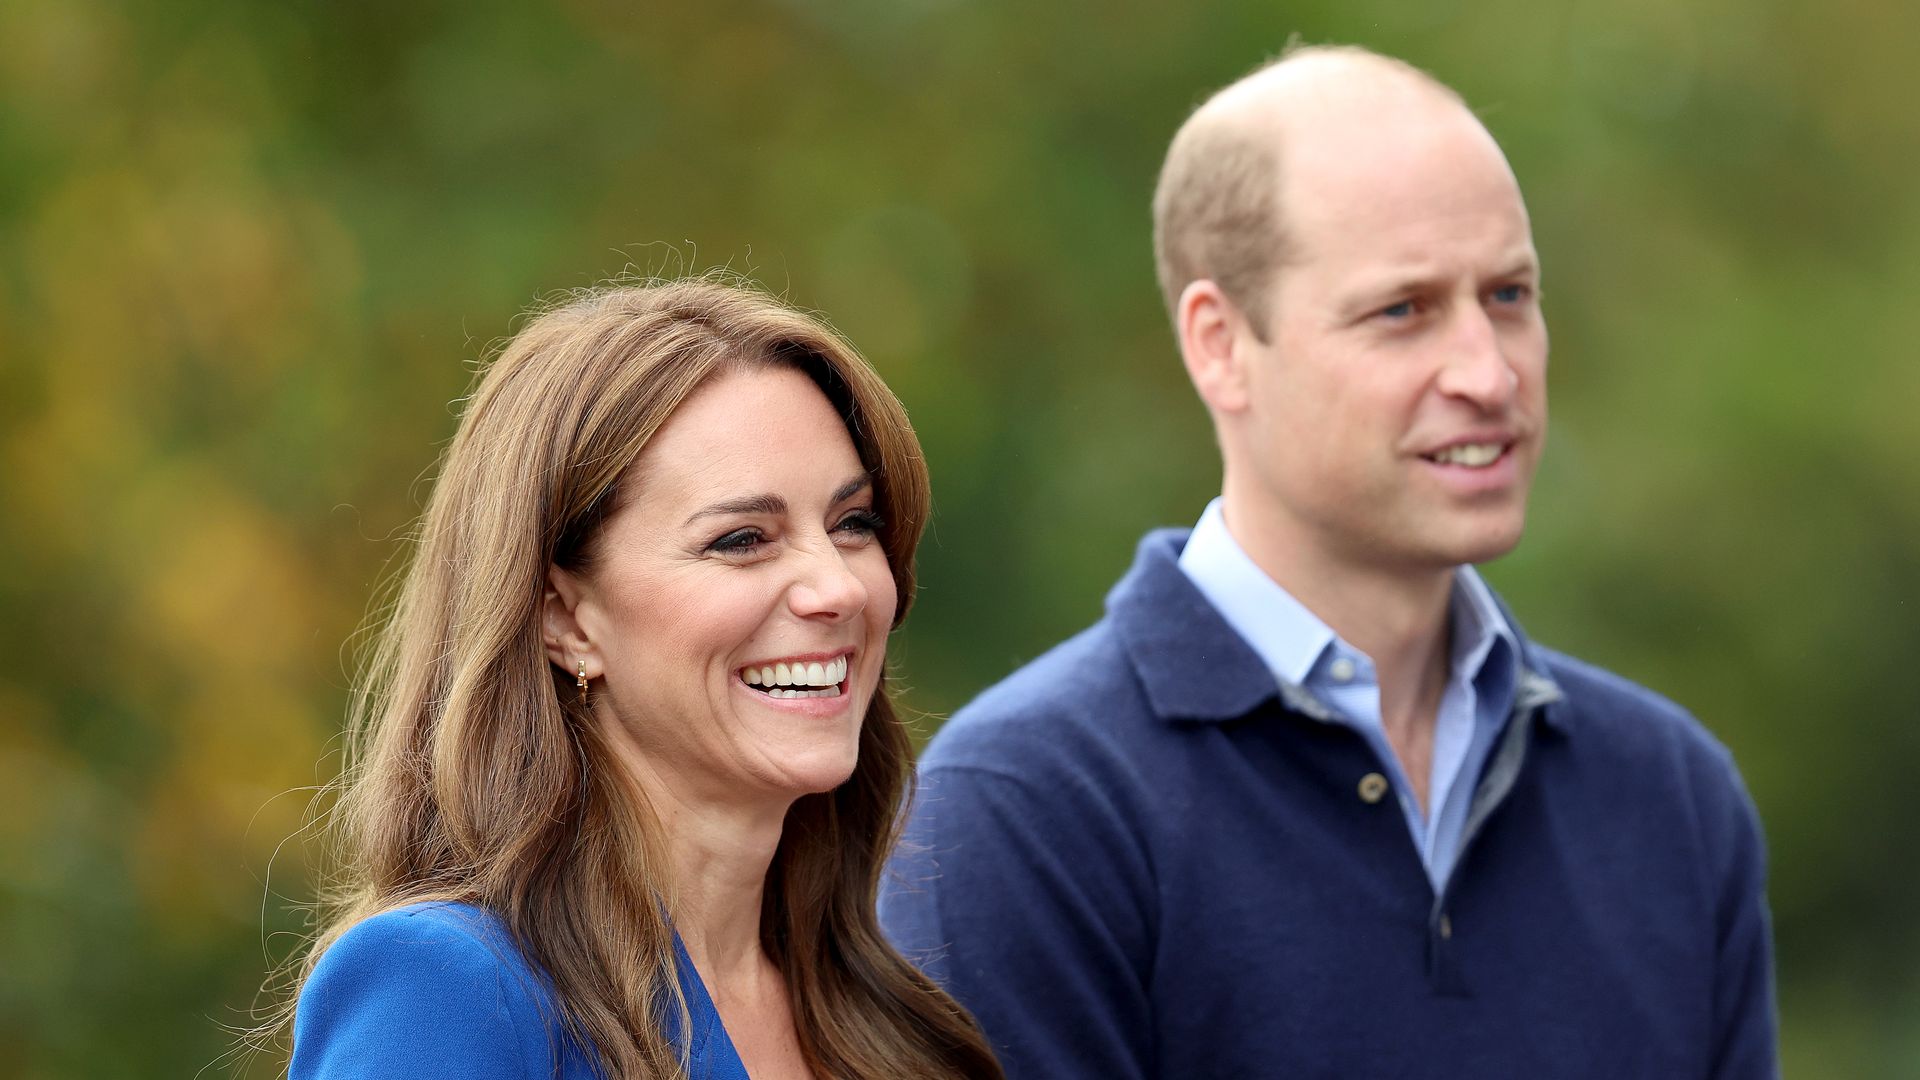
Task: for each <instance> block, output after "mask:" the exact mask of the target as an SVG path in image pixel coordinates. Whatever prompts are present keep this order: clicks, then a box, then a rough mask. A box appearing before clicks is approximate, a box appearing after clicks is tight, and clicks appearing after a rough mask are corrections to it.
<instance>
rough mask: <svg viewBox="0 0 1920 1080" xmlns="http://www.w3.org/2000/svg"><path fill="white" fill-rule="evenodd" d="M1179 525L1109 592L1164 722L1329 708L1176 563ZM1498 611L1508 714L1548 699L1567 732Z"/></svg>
mask: <svg viewBox="0 0 1920 1080" xmlns="http://www.w3.org/2000/svg"><path fill="white" fill-rule="evenodd" d="M1186 539H1187V531H1186V530H1184V529H1156V530H1154V531H1153V532H1150V533H1148V534H1147V535H1146V536H1145V537H1143V538H1142V539H1141V541H1140V547H1139V550H1138V552H1137V553H1136V554H1135V557H1134V562H1133V566H1132V568H1131V569H1129V570H1128V571H1127V574H1126V576H1125V577H1123V578H1121V579H1120V582H1119V583H1118V584H1117V585H1115V586H1114V587H1113V591H1112V592H1110V593H1109V594H1108V595H1107V617H1108V618H1110V619H1111V620H1113V625H1114V629H1115V631H1116V632H1117V633H1118V635H1119V637H1120V640H1121V642H1122V643H1123V645H1124V647H1125V649H1126V653H1127V657H1128V659H1129V660H1130V661H1131V662H1132V664H1133V668H1134V671H1135V673H1136V674H1137V675H1138V676H1139V678H1140V682H1141V685H1142V686H1143V687H1145V689H1146V694H1147V700H1148V701H1149V702H1151V703H1152V705H1153V709H1154V712H1156V713H1157V714H1159V715H1160V716H1161V717H1163V718H1165V719H1167V720H1170V721H1187V722H1193V721H1198V722H1220V721H1227V720H1237V719H1239V718H1241V717H1243V716H1246V715H1248V714H1249V713H1252V712H1253V711H1254V710H1255V709H1257V708H1259V707H1260V706H1261V705H1263V704H1265V703H1267V702H1268V701H1271V700H1274V699H1276V698H1277V699H1279V701H1280V703H1281V704H1282V705H1284V706H1285V707H1286V708H1287V709H1289V710H1291V711H1294V712H1298V713H1303V714H1305V715H1307V716H1310V717H1313V718H1314V719H1317V720H1323V721H1325V720H1331V719H1332V718H1333V715H1334V713H1333V710H1332V709H1331V708H1330V707H1329V706H1328V705H1327V704H1326V703H1325V702H1322V701H1321V700H1320V699H1319V698H1317V697H1315V696H1313V695H1312V694H1311V693H1309V692H1307V691H1306V690H1305V689H1303V688H1302V687H1300V686H1299V685H1297V684H1294V683H1290V682H1287V681H1285V680H1279V679H1276V678H1275V677H1274V675H1273V673H1272V672H1271V671H1269V670H1268V668H1267V666H1266V664H1265V662H1264V661H1262V660H1261V658H1260V656H1259V654H1258V653H1256V652H1255V651H1254V649H1253V647H1252V646H1251V645H1249V644H1247V641H1246V639H1245V638H1243V637H1241V636H1240V635H1239V634H1238V633H1237V632H1236V631H1235V630H1234V629H1233V628H1232V627H1231V626H1229V625H1228V624H1227V621H1226V620H1225V619H1224V618H1222V617H1221V615H1220V612H1219V611H1218V610H1217V609H1216V608H1215V607H1214V606H1213V605H1212V604H1211V603H1209V602H1208V601H1207V598H1206V597H1205V596H1204V595H1203V594H1202V593H1201V592H1200V590H1199V589H1197V588H1195V587H1194V584H1193V582H1192V580H1191V579H1189V578H1188V577H1187V576H1186V574H1184V573H1182V572H1181V570H1180V565H1179V559H1180V550H1181V548H1182V547H1183V546H1184V545H1185V544H1186ZM1494 602H1495V603H1496V604H1500V610H1501V614H1502V615H1504V616H1505V617H1506V621H1507V626H1508V627H1509V628H1510V629H1511V630H1512V631H1513V635H1514V637H1515V639H1516V640H1517V642H1518V644H1519V648H1518V653H1519V656H1520V665H1519V672H1518V677H1517V681H1516V682H1515V685H1514V711H1515V712H1520V711H1522V710H1526V709H1531V708H1535V707H1540V706H1548V707H1546V708H1542V709H1541V715H1542V717H1543V718H1544V719H1545V720H1546V722H1547V724H1548V726H1550V727H1554V728H1557V729H1559V730H1562V731H1565V730H1567V729H1568V727H1569V722H1570V721H1571V715H1570V712H1571V710H1569V709H1567V708H1565V707H1564V706H1562V707H1558V708H1555V707H1551V706H1553V705H1554V704H1555V703H1557V702H1562V701H1563V699H1564V695H1563V694H1562V693H1561V691H1560V688H1559V686H1558V685H1557V684H1556V683H1555V682H1554V681H1553V679H1552V677H1551V676H1549V675H1548V674H1547V673H1546V672H1547V665H1546V662H1545V658H1544V656H1542V655H1540V653H1539V651H1538V650H1537V649H1536V648H1535V647H1534V646H1533V644H1532V642H1530V641H1528V640H1527V637H1526V634H1525V633H1524V632H1523V631H1521V629H1520V624H1519V623H1518V622H1517V621H1516V620H1515V619H1514V618H1513V613H1512V612H1510V611H1508V610H1506V606H1505V605H1504V604H1501V603H1500V600H1499V598H1498V597H1497V596H1496V597H1494Z"/></svg>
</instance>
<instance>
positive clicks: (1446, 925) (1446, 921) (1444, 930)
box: [1440, 914, 1453, 941]
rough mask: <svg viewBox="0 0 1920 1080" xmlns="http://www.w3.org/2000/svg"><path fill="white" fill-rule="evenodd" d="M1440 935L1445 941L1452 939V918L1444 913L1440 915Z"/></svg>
mask: <svg viewBox="0 0 1920 1080" xmlns="http://www.w3.org/2000/svg"><path fill="white" fill-rule="evenodd" d="M1440 937H1441V939H1442V940H1445V941H1452V940H1453V920H1452V919H1450V918H1448V917H1447V916H1446V915H1444V914H1443V915H1441V916H1440Z"/></svg>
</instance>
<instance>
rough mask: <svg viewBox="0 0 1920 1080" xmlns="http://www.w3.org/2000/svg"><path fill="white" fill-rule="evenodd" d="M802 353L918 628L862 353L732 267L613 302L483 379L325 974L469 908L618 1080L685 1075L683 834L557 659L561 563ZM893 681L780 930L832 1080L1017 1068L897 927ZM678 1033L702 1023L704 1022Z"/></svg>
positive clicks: (902, 768) (779, 853) (365, 749)
mask: <svg viewBox="0 0 1920 1080" xmlns="http://www.w3.org/2000/svg"><path fill="white" fill-rule="evenodd" d="M741 365H746V366H763V365H787V366H792V367H795V368H798V369H799V370H802V371H804V372H805V373H806V374H808V375H809V376H810V377H811V378H812V379H813V380H814V381H815V383H816V384H818V385H819V386H820V388H821V389H822V390H823V391H824V392H825V393H826V395H827V397H828V398H829V399H830V400H831V401H832V402H833V404H834V406H835V408H836V409H837V410H838V411H839V413H840V415H841V417H842V418H843V419H844V420H845V421H846V425H847V430H848V431H849V432H850V433H851V435H852V438H853V442H854V445H855V447H856V448H857V449H858V451H859V454H860V458H861V461H862V463H863V465H864V466H865V467H866V468H867V469H868V470H869V471H870V472H871V474H872V477H873V482H874V498H875V509H876V510H877V511H878V513H879V515H880V517H881V520H882V521H883V522H884V526H883V528H882V530H881V533H880V543H881V544H882V546H883V548H884V550H885V551H886V554H887V559H888V564H889V566H890V567H891V569H892V573H893V577H894V581H895V583H896V585H897V587H898V590H899V596H900V605H899V610H898V614H897V615H896V620H895V623H896V625H898V620H899V619H900V618H903V617H904V616H905V615H906V611H907V607H908V604H909V601H910V599H911V597H912V595H913V585H914V563H913V560H914V549H915V547H916V546H917V545H918V543H919V540H920V534H921V530H922V529H923V527H924V526H925V523H926V518H927V512H928V494H927V474H926V465H925V462H924V461H923V459H922V458H921V455H920V447H919V443H918V441H917V440H916V439H915V437H914V434H913V429H912V427H911V426H910V425H909V424H908V422H907V417H906V413H905V410H903V409H902V408H901V406H900V403H899V401H898V400H896V399H895V398H894V396H893V394H892V393H891V392H890V391H888V390H887V388H886V386H885V384H883V383H882V382H881V381H880V378H879V376H878V375H876V374H875V373H874V372H873V370H872V369H871V368H870V367H868V366H867V364H866V362H865V361H864V360H862V359H861V358H860V356H859V354H858V353H856V352H855V351H854V350H853V348H852V346H851V345H849V344H848V343H847V342H846V341H845V340H843V339H842V338H840V337H839V336H838V335H837V334H835V333H834V332H833V331H832V330H831V329H829V328H827V327H826V326H824V325H822V324H821V323H820V322H819V321H817V320H815V319H813V318H810V317H809V316H807V315H805V314H802V313H800V312H798V311H795V310H793V309H791V308H790V307H788V306H786V305H784V304H782V303H780V302H778V301H776V300H774V299H772V298H770V297H768V296H766V295H764V294H762V293H760V292H757V291H754V290H752V289H750V288H746V287H742V286H740V285H736V284H730V283H725V282H721V281H718V280H711V279H697V280H683V281H676V282H671V283H665V284H656V285H648V286H625V287H617V288H608V289H602V290H596V291H593V292H590V293H586V294H584V295H580V296H577V297H575V298H574V299H573V300H572V301H571V302H569V303H567V304H565V305H564V306H561V307H558V308H555V309H553V310H550V311H548V312H546V313H545V314H542V315H540V316H538V317H537V318H535V319H533V320H532V322H530V323H529V324H528V325H527V326H526V327H525V328H524V329H522V330H521V331H520V332H519V333H518V334H517V335H515V336H514V337H513V339H512V340H511V341H510V342H509V343H508V344H507V345H506V347H505V348H504V349H503V350H502V351H501V353H500V354H499V356H498V358H497V359H495V360H494V361H493V362H492V363H491V364H490V365H489V366H487V367H486V368H485V369H484V370H483V371H482V372H481V374H480V375H479V377H478V379H477V382H476V385H475V387H474V391H473V393H472V395H471V397H470V398H469V399H468V401H467V404H466V408H465V411H464V413H463V415H462V417H461V420H460V426H459V430H458V432H457V434H456V435H455V436H454V439H453V442H452V444H451V446H450V447H449V448H448V450H447V453H446V456H445V459H444V462H443V464H442V467H441V470H440V475H439V478H438V481H437V483H436V484H435V487H434V491H433V495H432V498H431V500H430V502H429V503H428V506H427V510H426V514H425V517H424V520H423V522H422V524H421V530H420V536H419V543H418V548H417V551H416V552H415V554H414V556H413V559H412V562H411V565H410V566H409V567H408V568H407V570H406V572H405V574H404V577H402V578H401V579H399V582H400V584H399V591H398V595H397V598H396V600H395V602H394V604H393V609H392V612H391V615H390V617H389V618H388V619H387V620H386V622H385V623H384V626H383V628H382V629H381V630H380V631H379V634H378V636H377V638H376V639H375V647H374V649H373V651H372V653H371V655H370V658H369V663H368V665H367V668H366V671H365V675H364V677H363V679H362V681H361V686H360V689H359V693H358V696H357V698H356V701H355V705H354V709H353V717H352V719H353V725H352V733H351V741H350V750H349V759H348V765H347V769H346V771H345V772H344V774H343V776H342V778H341V781H340V783H341V785H342V788H343V794H342V796H341V799H340V801H339V803H338V805H337V807H336V809H335V811H334V815H335V816H334V818H333V821H332V825H333V828H334V830H335V834H336V836H337V838H338V841H339V864H340V865H339V868H338V871H337V873H338V876H339V882H338V884H337V886H336V887H335V889H334V891H333V894H332V896H331V897H330V898H329V900H328V902H327V912H326V916H325V918H324V919H323V920H322V929H321V931H320V933H319V934H318V935H317V940H316V941H315V942H314V944H313V947H312V949H311V950H310V951H309V953H308V954H307V955H306V957H305V961H304V962H305V967H304V968H303V970H302V976H301V977H302V978H303V979H304V976H305V974H306V973H310V972H311V970H312V965H313V964H314V962H315V961H316V960H317V959H318V958H319V956H320V954H321V953H322V952H323V951H324V950H325V948H326V947H327V945H328V944H329V943H331V942H332V941H333V940H334V939H335V938H337V937H338V936H339V935H340V934H341V933H342V932H344V931H345V930H346V929H347V928H348V927H350V926H352V925H353V924H354V923H356V922H358V921H359V920H361V919H364V918H366V917H367V916H369V915H373V914H376V913H378V912H381V911H384V910H387V909H390V908H393V907H396V906H399V905H402V904H407V903H411V902H415V901H421V900H458V901H464V902H469V903H473V904H477V905H479V906H482V907H484V908H486V909H488V910H490V911H492V912H494V913H495V914H496V915H498V916H499V917H500V918H501V919H502V920H503V921H504V922H505V924H506V926H507V927H508V929H509V930H510V931H511V933H512V934H513V937H514V939H515V941H516V943H517V944H518V945H519V946H520V947H521V949H523V950H524V952H525V953H526V954H527V956H528V958H529V959H530V960H532V961H533V962H535V963H537V964H538V965H539V966H540V967H541V968H542V969H544V971H545V972H546V974H547V975H548V976H549V977H550V978H551V979H552V981H553V986H554V989H555V991H556V998H557V1004H558V1007H559V1012H560V1016H559V1018H558V1019H559V1020H560V1022H561V1023H562V1025H563V1027H564V1029H565V1030H566V1031H567V1032H568V1033H569V1034H570V1035H571V1036H572V1037H574V1038H576V1039H578V1040H579V1042H580V1043H581V1044H582V1045H583V1046H585V1047H588V1048H589V1049H590V1051H591V1052H594V1053H597V1055H598V1057H599V1061H600V1064H601V1066H602V1068H603V1070H604V1071H605V1072H606V1073H607V1074H608V1075H609V1076H619V1077H656V1076H665V1077H677V1076H681V1075H683V1074H684V1065H683V1062H684V1058H683V1056H682V1050H683V1048H677V1047H675V1046H674V1045H673V1041H672V1039H671V1038H669V1035H668V1032H669V1030H671V1029H670V1027H669V1025H670V1024H671V1019H672V1017H673V1016H674V1015H676V1014H677V1015H679V1016H681V1017H684V1015H685V1013H684V1010H685V1004H684V1002H683V1001H682V1000H681V997H680V994H679V990H678V981H677V977H676V967H675V954H674V948H673V936H672V935H673V931H672V927H671V925H670V923H669V922H668V920H667V915H666V912H665V910H664V909H663V907H662V898H663V897H664V896H665V895H667V894H668V890H669V889H670V882H669V881H668V879H667V876H666V875H667V868H666V863H665V860H664V857H663V854H662V853H663V850H664V849H663V844H662V839H661V837H660V835H659V825H658V823H657V821H656V820H655V819H654V817H653V816H652V814H651V813H650V812H649V811H648V810H647V808H646V805H645V801H644V800H643V799H641V798H640V797H638V795H637V792H636V791H635V789H634V788H633V787H632V785H631V781H629V780H628V779H627V778H626V776H625V773H624V770H623V769H622V767H621V765H620V764H619V763H618V761H617V759H616V757H615V755H614V752H613V750H612V748H611V747H610V746H608V745H606V744H605V743H604V741H603V740H602V739H601V737H600V736H599V735H598V734H596V728H595V725H594V723H592V721H591V718H590V716H589V715H588V713H587V712H586V711H585V707H584V706H583V705H582V704H581V703H580V696H579V695H578V693H577V692H576V691H575V689H574V687H573V676H572V675H570V674H568V673H564V672H561V671H559V670H558V669H556V668H555V667H554V666H553V665H552V664H551V663H549V662H548V659H547V655H546V652H545V649H544V648H543V646H542V643H541V638H540V633H539V615H538V613H539V609H540V603H541V597H542V590H543V587H544V584H545V580H546V574H547V569H548V567H549V565H554V564H557V565H560V566H563V567H567V566H571V567H575V568H577V567H579V566H582V565H584V564H585V563H586V562H587V561H589V560H590V559H591V558H592V554H593V542H594V538H595V536H596V533H597V531H598V529H599V528H600V526H601V524H602V523H603V522H605V521H606V520H607V518H608V517H609V516H611V514H612V513H613V511H614V510H615V509H616V508H617V507H618V506H619V500H620V499H621V498H622V495H623V492H622V490H621V488H622V478H623V477H624V476H626V475H627V474H628V471H629V468H630V466H632V464H633V462H634V460H635V459H636V458H637V457H638V456H639V454H640V452H641V449H642V448H643V447H644V446H645V445H646V444H647V441H648V440H649V439H650V438H651V437H652V436H653V434H654V433H655V432H656V431H658V430H659V428H660V426H661V425H662V424H663V423H664V422H665V421H666V420H667V418H668V417H669V416H670V415H671V414H672V413H673V412H674V410H675V409H677V408H678V407H679V406H680V404H681V403H682V402H683V401H685V400H686V398H687V397H688V396H689V395H690V394H691V393H692V392H693V391H694V390H695V389H696V388H698V387H699V386H701V385H702V384H703V383H705V382H706V381H707V380H709V379H711V378H713V377H714V376H715V375H716V374H717V373H720V372H723V371H726V370H731V369H733V368H736V367H739V366H741ZM911 769H912V765H911V747H910V744H909V741H908V737H907V733H906V731H905V730H904V728H903V727H902V726H901V724H900V723H899V721H898V719H897V717H896V716H895V713H894V709H893V704H892V702H891V701H890V700H889V698H888V695H887V692H886V689H885V683H884V680H883V682H882V687H881V689H880V691H879V692H877V693H876V694H875V695H874V698H873V702H872V704H871V705H870V706H869V707H868V710H867V714H866V717H865V720H864V722H863V724H862V726H861V730H860V748H859V762H858V764H857V765H856V767H855V769H854V772H853V775H852V777H851V778H850V779H849V780H848V781H847V782H846V783H844V784H842V785H840V786H839V787H838V788H836V789H834V790H833V791H830V792H826V793H822V794H816V795H809V796H806V797H803V798H801V799H800V800H798V801H797V802H796V803H795V804H794V805H793V807H792V809H791V810H790V811H789V813H788V815H787V819H786V825H785V829H784V831H783V832H782V835H781V839H780V843H779V847H778V849H777V850H776V852H775V855H774V859H773V864H772V866H771V868H770V870H769V872H768V879H767V886H766V892H765V902H764V906H763V908H762V911H761V920H760V932H761V937H762V940H763V944H764V947H765V948H766V949H767V951H768V953H769V955H770V956H771V957H772V958H773V960H774V962H775V963H776V964H778V965H779V967H780V970H781V971H782V972H783V973H784V975H785V978H786V982H787V988H788V993H789V997H790V999H791V1001H792V1002H793V1013H794V1023H795V1027H796V1029H797V1031H798V1034H799V1040H800V1045H801V1047H802V1049H803V1050H804V1052H805V1054H806V1056H807V1058H808V1060H809V1063H810V1064H811V1066H812V1067H813V1069H814V1070H815V1071H816V1072H817V1073H819V1074H821V1075H823V1076H833V1077H838V1078H844V1080H853V1078H860V1077H873V1078H876V1080H878V1078H889V1080H891V1078H898V1077H929V1078H930V1077H952V1076H969V1077H973V1076H988V1077H998V1076H999V1075H1000V1070H999V1068H998V1067H997V1066H996V1065H995V1064H994V1062H993V1057H992V1054H991V1053H990V1051H989V1050H988V1049H987V1045H986V1042H985V1041H984V1039H983V1037H982V1036H981V1034H980V1032H979V1030H978V1028H977V1027H975V1026H974V1024H973V1021H972V1019H971V1018H970V1017H969V1016H968V1015H967V1014H966V1012H965V1011H964V1010H963V1009H962V1008H961V1007H960V1006H959V1005H958V1004H956V1003H955V1002H954V1001H953V1000H952V999H951V998H949V997H948V996H947V995H946V994H945V993H943V992H942V991H941V990H939V989H938V988H937V987H936V986H934V985H933V984H932V983H931V982H930V981H928V980H927V978H926V977H925V976H923V975H921V974H920V973H919V972H917V971H916V970H914V968H913V967H912V966H911V965H909V964H908V963H907V962H906V961H904V960H903V959H902V958H901V957H900V956H899V954H898V953H896V952H895V951H894V950H893V949H892V947H891V946H889V945H888V944H887V942H886V940H885V939H884V938H883V937H882V936H881V933H880V930H879V926H878V922H877V919H876V916H875V914H874V901H875V892H876V889H877V887H878V881H879V875H880V873H881V868H882V865H883V862H884V860H885V857H886V854H887V852H888V850H889V848H890V847H891V845H892V843H893V841H894V839H895V833H896V829H897V824H898V820H899V812H900V807H901V802H902V799H903V798H904V797H905V795H906V792H907V786H908V782H909V780H910V775H911ZM678 1030H682V1031H684V1030H687V1028H686V1027H685V1026H684V1025H681V1026H679V1028H678Z"/></svg>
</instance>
